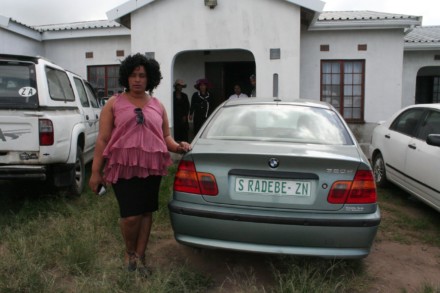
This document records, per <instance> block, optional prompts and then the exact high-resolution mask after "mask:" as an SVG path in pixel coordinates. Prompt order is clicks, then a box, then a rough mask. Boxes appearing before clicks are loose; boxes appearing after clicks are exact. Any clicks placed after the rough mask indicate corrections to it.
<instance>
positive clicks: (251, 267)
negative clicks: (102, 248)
mask: <svg viewBox="0 0 440 293" xmlns="http://www.w3.org/2000/svg"><path fill="white" fill-rule="evenodd" d="M420 207H421V208H420ZM399 209H403V211H404V212H405V213H408V214H410V215H412V216H413V217H417V216H418V215H422V214H423V213H424V212H425V211H426V210H428V211H429V212H430V213H431V214H432V213H434V216H435V213H436V212H435V211H433V210H432V209H430V208H427V207H426V206H423V205H422V204H421V203H416V205H415V206H414V207H404V208H402V207H399ZM438 216H439V218H440V213H439V214H438ZM392 217H393V215H392V214H391V213H390V212H387V211H384V210H382V218H383V221H382V223H384V225H386V227H385V228H384V229H379V232H378V234H377V237H376V239H375V242H374V244H373V247H372V250H371V253H370V255H369V256H368V257H367V258H365V259H363V260H362V261H363V262H364V265H365V267H366V272H367V274H368V276H369V278H370V279H371V281H370V283H371V284H370V285H369V287H368V289H367V290H366V291H363V292H366V293H373V292H387V293H394V292H423V288H424V286H430V288H434V289H436V290H440V248H439V247H435V246H431V245H427V244H423V243H422V242H421V241H419V239H418V238H420V239H421V237H419V236H420V235H418V234H417V232H416V233H414V231H405V230H404V229H403V230H402V228H397V227H396V228H395V229H397V230H398V231H394V228H393V225H390V224H389V223H387V222H389V220H390V218H392ZM425 232H426V231H425ZM153 233H154V232H153ZM396 233H397V234H396ZM421 233H423V232H421ZM436 233H437V235H436V237H440V236H439V235H438V230H437V232H436ZM166 234H167V233H166ZM396 235H397V236H396ZM396 237H397V238H398V240H393V238H396ZM155 238H156V239H155V240H154V241H152V242H151V243H150V247H149V253H150V255H151V256H152V259H151V260H152V262H153V263H154V265H155V266H156V265H157V266H162V265H165V266H166V265H169V264H170V263H174V264H175V265H179V264H180V265H182V264H190V266H191V267H195V268H197V269H198V270H199V271H200V272H203V273H204V274H206V275H210V276H211V277H212V278H213V280H214V282H215V285H214V287H215V288H213V289H212V290H211V291H209V292H210V293H217V292H263V290H262V288H265V289H266V290H268V289H270V284H272V283H273V281H274V280H273V277H272V276H271V270H270V267H269V265H268V263H269V262H270V261H271V260H274V258H273V256H271V255H261V254H250V253H240V252H231V251H222V250H196V249H193V248H189V247H186V246H183V245H181V244H178V243H177V242H176V241H175V240H174V238H173V236H172V234H169V235H162V236H161V237H158V238H159V239H157V236H156V237H155ZM402 239H403V240H402ZM408 239H409V241H408ZM263 286H264V287H263ZM266 292H267V291H266ZM430 292H431V291H430ZM435 292H438V291H435Z"/></svg>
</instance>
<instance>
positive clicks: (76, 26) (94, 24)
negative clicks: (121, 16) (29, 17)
mask: <svg viewBox="0 0 440 293" xmlns="http://www.w3.org/2000/svg"><path fill="white" fill-rule="evenodd" d="M115 27H121V25H120V24H119V23H117V22H116V21H112V20H95V21H83V22H73V23H61V24H47V25H38V26H33V28H34V29H36V30H38V31H40V32H48V31H63V30H84V29H100V28H115Z"/></svg>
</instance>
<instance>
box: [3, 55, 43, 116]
mask: <svg viewBox="0 0 440 293" xmlns="http://www.w3.org/2000/svg"><path fill="white" fill-rule="evenodd" d="M37 107H38V92H37V85H36V81H35V65H34V64H33V63H31V62H16V61H7V62H0V108H2V109H11V108H13V109H15V108H19V109H35V108H37Z"/></svg>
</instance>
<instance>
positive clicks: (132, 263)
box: [125, 251, 138, 272]
mask: <svg viewBox="0 0 440 293" xmlns="http://www.w3.org/2000/svg"><path fill="white" fill-rule="evenodd" d="M125 259H126V267H127V271H129V272H134V271H136V269H137V261H138V257H137V256H136V253H135V252H129V251H127V252H126V256H125Z"/></svg>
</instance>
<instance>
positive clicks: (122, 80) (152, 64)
mask: <svg viewBox="0 0 440 293" xmlns="http://www.w3.org/2000/svg"><path fill="white" fill-rule="evenodd" d="M139 66H143V67H144V68H145V72H146V73H147V87H146V89H145V90H146V91H148V92H149V93H150V94H151V93H152V92H153V90H154V89H155V88H156V87H157V86H158V85H159V83H160V80H161V79H162V73H161V72H160V65H159V63H158V62H157V61H156V60H154V59H149V58H147V57H145V56H144V55H142V54H140V53H137V54H134V55H130V56H127V57H126V58H125V59H124V60H123V61H122V62H121V67H119V84H120V85H122V86H123V87H125V91H127V92H128V91H130V88H129V84H128V77H129V76H130V74H132V73H133V71H134V70H135V69H136V68H137V67H139Z"/></svg>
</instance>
